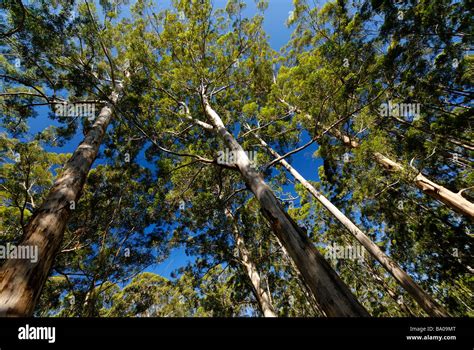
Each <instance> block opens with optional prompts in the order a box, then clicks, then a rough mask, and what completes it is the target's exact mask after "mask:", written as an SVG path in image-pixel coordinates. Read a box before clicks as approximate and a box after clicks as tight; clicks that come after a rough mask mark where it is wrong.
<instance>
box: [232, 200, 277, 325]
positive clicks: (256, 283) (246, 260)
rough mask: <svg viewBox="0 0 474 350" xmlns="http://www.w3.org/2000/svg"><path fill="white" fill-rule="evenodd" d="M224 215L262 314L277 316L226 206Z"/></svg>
mask: <svg viewBox="0 0 474 350" xmlns="http://www.w3.org/2000/svg"><path fill="white" fill-rule="evenodd" d="M225 215H226V216H227V218H228V219H229V222H231V223H232V233H233V235H234V239H235V244H236V246H237V250H238V251H239V255H240V260H241V264H242V266H243V267H244V268H245V272H246V274H247V276H248V278H249V281H250V283H251V285H252V289H253V291H254V294H255V298H256V299H257V302H258V304H259V306H260V310H262V313H263V316H265V317H277V314H276V312H275V309H274V308H273V305H272V302H271V297H270V294H269V293H267V292H266V291H265V289H264V288H263V287H262V283H261V278H260V274H259V273H258V270H257V267H256V266H255V264H254V262H253V261H252V259H251V257H250V253H249V251H248V250H247V247H246V246H245V241H244V238H243V237H242V235H240V233H239V229H238V228H237V225H236V223H235V221H234V217H233V216H232V213H231V212H230V210H229V209H228V208H226V209H225Z"/></svg>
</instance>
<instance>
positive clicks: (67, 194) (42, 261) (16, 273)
mask: <svg viewBox="0 0 474 350" xmlns="http://www.w3.org/2000/svg"><path fill="white" fill-rule="evenodd" d="M122 89H123V85H122V84H119V85H118V86H117V88H116V89H115V90H114V92H112V94H111V96H110V100H111V102H110V103H108V104H107V105H106V106H104V107H103V108H102V109H101V111H100V114H99V116H98V117H97V119H96V121H95V122H94V124H93V126H92V128H91V129H90V130H89V132H88V133H87V135H86V137H85V138H84V140H83V141H82V142H81V144H80V145H79V146H78V148H77V149H76V150H75V151H74V153H73V155H72V157H71V158H70V159H69V160H68V162H67V163H66V165H65V167H64V170H63V172H62V174H61V175H60V176H59V178H58V179H57V180H56V181H55V183H54V185H53V187H52V188H51V190H50V191H49V194H48V196H47V197H46V199H45V200H44V202H43V203H42V205H41V207H40V208H39V209H38V210H37V211H36V212H35V214H34V215H33V217H32V218H31V220H30V222H29V224H28V225H27V228H26V234H25V235H24V237H23V239H22V241H21V243H20V245H21V246H30V247H38V259H37V262H36V263H32V262H30V260H26V259H23V260H12V259H10V260H7V261H6V262H5V263H4V265H3V266H1V268H0V316H13V317H14V316H18V317H24V316H31V315H32V314H33V311H34V308H35V305H36V303H37V301H38V298H39V296H40V293H41V290H42V289H43V286H44V283H45V282H46V280H47V278H48V274H49V271H50V269H51V266H52V264H53V261H54V259H55V257H56V255H57V254H58V250H59V248H60V246H61V242H62V239H63V236H64V231H65V228H66V225H67V222H68V220H69V217H70V214H71V210H72V209H71V207H72V206H75V205H76V204H77V201H78V200H79V198H80V196H81V192H82V189H83V187H84V184H85V182H86V179H87V175H88V173H89V171H90V168H91V166H92V163H93V162H94V160H95V159H96V157H97V154H98V152H99V147H100V145H101V143H102V140H103V138H104V135H105V131H106V129H107V126H108V125H109V123H110V121H111V119H112V109H113V105H114V104H115V103H116V102H117V101H118V98H119V95H120V93H121V91H122Z"/></svg>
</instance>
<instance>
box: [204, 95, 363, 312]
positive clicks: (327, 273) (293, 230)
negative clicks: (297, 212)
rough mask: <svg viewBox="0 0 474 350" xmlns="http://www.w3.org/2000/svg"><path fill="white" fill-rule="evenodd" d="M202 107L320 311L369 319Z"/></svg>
mask: <svg viewBox="0 0 474 350" xmlns="http://www.w3.org/2000/svg"><path fill="white" fill-rule="evenodd" d="M202 102H203V107H204V109H205V113H206V115H207V117H208V118H209V120H210V121H211V124H212V125H213V126H214V128H215V130H216V133H217V134H218V136H220V137H221V138H222V139H223V140H224V143H225V145H226V146H227V147H229V148H230V150H231V151H233V152H234V154H235V155H236V158H237V160H236V162H235V163H236V166H237V167H238V170H239V172H240V173H241V175H242V178H243V179H244V181H245V182H246V184H247V186H248V187H249V188H250V190H251V191H252V192H253V193H254V195H255V197H256V198H257V200H258V201H259V203H260V206H261V210H262V212H263V214H264V216H265V217H266V218H267V219H268V221H269V222H270V225H271V227H272V229H273V232H274V233H275V234H276V236H277V237H278V238H279V239H280V241H281V242H282V244H283V246H284V247H285V248H286V250H287V251H288V253H289V255H290V256H291V258H292V259H293V260H294V261H295V264H296V266H297V267H298V269H299V271H300V272H301V274H302V276H303V277H304V279H305V281H306V282H307V283H308V286H309V287H310V288H311V291H312V293H313V294H314V296H315V298H316V299H317V300H318V303H319V305H320V307H321V309H323V310H324V312H325V313H326V314H327V315H328V316H354V317H356V316H369V314H368V312H367V311H366V310H365V309H364V307H363V306H362V305H361V304H360V303H359V302H358V300H357V299H356V298H355V296H354V295H353V294H352V292H351V291H350V289H349V288H348V286H347V285H345V284H344V282H342V280H341V279H340V278H339V276H338V275H337V274H336V272H335V271H334V270H333V269H332V268H331V266H330V265H329V263H328V262H327V261H326V260H324V258H323V257H322V255H321V254H320V253H319V251H318V250H317V249H316V248H315V247H314V245H313V243H312V242H311V241H310V240H309V238H308V237H307V235H306V233H305V232H304V231H303V230H302V229H301V228H300V227H298V225H297V224H296V223H295V222H294V221H293V219H292V218H291V217H290V216H289V215H288V214H287V213H286V212H285V211H284V209H283V208H282V206H281V205H280V203H279V202H278V200H277V199H276V197H275V195H274V194H273V192H272V190H271V189H270V187H269V186H268V185H267V184H266V183H265V181H264V180H263V177H262V176H261V175H260V174H259V173H258V172H257V171H256V170H255V169H254V168H253V167H252V165H251V163H250V160H249V158H248V157H247V154H246V153H245V152H244V150H243V149H242V146H240V144H239V143H238V142H237V141H236V140H235V138H234V137H233V136H232V135H231V134H230V133H229V132H228V131H227V130H226V128H225V126H224V124H223V123H222V120H221V118H220V117H219V115H218V114H217V113H216V112H215V111H214V110H213V109H212V107H211V105H210V104H209V101H208V98H207V96H206V95H205V94H202Z"/></svg>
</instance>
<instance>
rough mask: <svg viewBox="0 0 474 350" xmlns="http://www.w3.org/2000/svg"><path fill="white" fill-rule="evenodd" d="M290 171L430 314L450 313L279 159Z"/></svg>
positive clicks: (261, 142)
mask: <svg viewBox="0 0 474 350" xmlns="http://www.w3.org/2000/svg"><path fill="white" fill-rule="evenodd" d="M254 135H255V134H254ZM255 137H256V138H257V139H258V140H259V141H260V144H261V145H262V146H264V147H265V148H266V149H267V150H268V151H269V152H270V153H271V154H272V155H273V156H274V157H275V158H280V155H279V154H278V153H277V152H276V151H275V150H273V149H272V148H271V147H270V146H268V144H267V143H266V142H265V141H264V140H262V139H261V138H260V137H259V136H257V135H255ZM279 163H280V164H282V165H283V166H284V167H285V168H286V169H287V170H288V171H289V172H290V173H291V175H293V176H294V178H295V179H296V180H298V181H299V182H300V183H301V184H302V185H303V186H304V188H306V190H307V191H308V192H310V193H311V194H312V195H313V197H314V198H316V199H317V200H318V201H319V202H320V203H321V204H322V205H323V206H324V207H325V208H326V209H327V210H328V211H329V212H330V213H331V214H332V215H333V216H334V217H335V218H336V219H337V220H338V221H339V222H340V223H341V224H342V225H343V226H344V227H345V228H346V229H347V231H349V233H350V234H351V235H352V236H354V238H355V239H356V240H357V241H358V242H359V243H360V244H362V245H363V246H364V247H365V249H366V250H367V251H368V252H369V253H370V254H371V255H372V256H373V257H374V258H375V259H376V260H377V261H378V262H379V263H380V264H381V265H382V266H383V267H384V268H385V269H386V270H387V271H388V272H389V273H390V274H391V275H392V276H393V277H394V278H395V279H396V280H397V282H398V283H399V284H400V285H401V286H402V287H403V288H404V289H405V290H406V291H407V292H408V293H409V294H410V295H411V296H412V297H413V298H414V299H415V300H416V301H417V302H418V304H419V305H420V306H421V307H422V308H423V310H425V311H426V312H427V313H428V314H429V315H430V316H438V317H442V316H448V313H447V312H446V311H445V310H444V309H443V308H442V307H441V306H440V305H438V304H437V303H436V301H435V300H434V299H433V298H431V296H430V295H428V294H427V293H425V291H423V290H422V289H421V288H420V287H419V286H418V285H417V284H416V283H415V281H413V279H412V278H411V277H410V276H409V275H408V274H407V273H406V272H405V271H403V270H402V269H401V268H400V267H399V266H398V264H397V263H396V262H395V261H393V260H392V259H391V258H390V257H388V256H387V255H386V254H385V253H384V252H383V251H382V250H381V249H380V248H379V247H378V246H377V245H376V244H375V243H374V242H372V241H371V239H370V238H369V237H368V236H367V235H366V234H365V233H364V232H362V230H360V229H359V228H358V227H357V226H356V225H355V224H354V223H353V222H352V221H351V220H350V219H349V218H348V217H347V216H345V215H344V213H342V212H341V211H340V210H339V209H338V208H337V207H336V206H334V204H332V203H331V202H330V201H329V200H328V199H327V198H326V197H325V196H323V195H322V194H321V193H320V192H319V191H318V190H316V188H314V186H313V185H311V184H310V183H309V182H308V181H306V179H305V178H304V177H303V176H301V174H300V173H299V172H298V171H296V169H294V168H293V167H292V166H291V165H290V164H289V163H288V162H287V161H286V160H285V159H281V160H280V161H279Z"/></svg>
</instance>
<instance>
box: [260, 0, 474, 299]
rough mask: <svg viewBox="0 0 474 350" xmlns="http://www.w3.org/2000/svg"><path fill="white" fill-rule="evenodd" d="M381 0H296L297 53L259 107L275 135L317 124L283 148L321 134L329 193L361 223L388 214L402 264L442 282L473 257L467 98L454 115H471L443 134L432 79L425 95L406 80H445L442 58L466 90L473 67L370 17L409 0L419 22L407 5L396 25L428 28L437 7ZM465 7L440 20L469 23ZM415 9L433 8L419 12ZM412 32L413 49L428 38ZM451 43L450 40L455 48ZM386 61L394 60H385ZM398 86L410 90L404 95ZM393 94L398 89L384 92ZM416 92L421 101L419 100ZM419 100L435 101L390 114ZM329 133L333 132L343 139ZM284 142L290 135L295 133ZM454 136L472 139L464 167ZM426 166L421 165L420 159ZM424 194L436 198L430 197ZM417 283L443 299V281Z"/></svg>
mask: <svg viewBox="0 0 474 350" xmlns="http://www.w3.org/2000/svg"><path fill="white" fill-rule="evenodd" d="M351 6H352V7H351ZM374 6H375V7H376V8H375V9H374V10H370V11H369V10H368V9H369V8H370V5H368V4H366V5H364V6H363V7H357V4H355V3H350V2H331V3H328V4H326V5H325V6H324V7H323V8H321V9H318V8H310V7H309V6H308V5H307V3H306V2H305V1H298V2H296V3H295V12H294V14H293V16H292V21H293V22H294V23H296V24H297V26H296V28H295V33H294V36H293V40H292V44H291V46H289V48H288V50H289V51H288V56H287V57H285V58H284V59H282V62H283V63H284V65H283V66H282V67H280V68H279V70H278V72H277V74H276V76H275V84H274V86H273V90H272V94H273V103H270V104H269V106H267V107H265V109H264V108H262V109H261V112H260V122H261V124H262V125H265V126H267V125H268V124H271V125H270V126H268V128H267V129H268V130H269V131H270V132H271V133H269V135H271V136H270V138H271V137H273V135H274V133H284V132H285V130H294V129H296V130H301V131H305V130H307V131H308V132H309V133H310V135H312V138H311V140H310V142H309V143H308V144H305V145H303V146H302V147H298V148H296V147H293V148H295V149H294V150H292V151H290V152H288V153H287V152H286V151H285V155H284V156H283V157H286V156H289V155H291V154H294V153H295V152H297V151H301V150H302V149H304V148H306V147H307V146H309V144H311V143H315V142H318V144H319V146H320V147H319V150H318V152H317V154H318V155H319V156H322V157H323V159H324V167H323V168H322V169H320V172H319V175H320V178H321V180H322V183H323V184H324V186H325V187H326V188H327V190H328V192H333V193H334V194H333V198H332V199H331V202H333V203H334V204H336V205H337V206H338V207H339V208H341V209H342V210H344V209H345V210H347V211H350V212H353V214H352V215H354V216H357V217H359V216H360V215H359V214H356V213H358V212H360V213H361V214H362V217H361V223H360V226H361V228H362V227H366V229H369V228H373V227H380V225H381V224H384V225H385V227H381V230H380V231H381V232H382V233H381V234H382V237H383V236H384V235H387V237H384V240H385V241H386V242H387V243H386V244H387V248H388V247H389V249H390V251H391V254H392V255H393V258H394V259H395V260H396V261H399V262H400V264H401V265H402V266H403V267H404V269H406V270H412V275H415V276H416V275H419V274H420V273H428V274H429V275H430V276H432V278H434V279H435V280H436V281H441V280H442V278H440V275H443V276H449V277H448V279H449V280H451V281H453V280H455V279H456V278H457V277H455V276H459V277H461V276H462V275H463V274H466V272H469V270H470V269H471V268H470V266H469V265H468V263H467V260H466V258H467V256H469V255H470V251H471V250H472V242H470V238H469V236H468V235H466V234H465V232H466V231H465V228H466V227H467V226H468V225H469V223H468V222H466V221H463V220H462V217H460V216H459V215H458V214H457V212H459V213H461V214H463V215H464V216H465V217H467V218H470V217H471V214H470V210H471V209H470V208H472V203H471V202H470V201H469V200H468V199H467V198H465V197H464V196H469V195H468V192H469V189H468V188H469V186H470V182H472V181H471V180H470V175H469V173H470V172H469V169H468V167H466V166H465V167H464V168H462V167H459V165H460V164H461V165H462V163H464V164H468V163H469V159H468V154H469V147H470V146H469V143H470V142H469V138H470V136H469V128H468V121H467V119H466V118H465V115H466V114H465V111H464V110H463V109H462V108H461V109H460V108H459V106H452V107H453V108H451V112H450V113H454V114H453V115H452V116H451V117H452V118H453V119H452V122H453V123H461V124H463V123H464V125H465V126H464V128H460V129H459V130H458V131H454V130H452V129H451V131H449V132H447V133H443V132H442V131H441V130H440V129H439V127H438V126H437V125H442V124H443V122H442V120H443V119H444V118H445V117H446V115H443V113H442V112H441V111H439V113H437V112H436V113H435V112H433V109H431V107H432V105H433V103H434V102H433V99H436V97H433V96H431V95H430V93H429V89H428V87H427V85H423V84H420V85H419V86H418V88H417V89H418V91H417V95H414V94H413V93H412V92H411V90H412V89H410V86H409V84H408V85H407V80H409V78H408V76H412V75H417V76H418V77H419V78H420V80H422V78H423V75H425V74H428V75H427V76H430V77H431V76H433V78H430V79H434V80H437V82H438V83H439V79H440V76H441V74H439V73H440V72H441V71H442V70H443V69H444V70H445V71H446V72H445V73H443V74H445V75H446V76H448V75H451V76H452V81H456V82H459V84H461V86H459V87H457V88H456V89H457V90H459V91H462V90H463V89H464V90H465V89H466V82H465V80H463V78H461V77H462V76H465V74H464V73H462V72H461V71H462V68H461V67H459V68H458V69H459V70H460V71H459V72H458V73H460V75H459V78H456V75H453V72H452V67H449V66H447V65H445V66H444V68H441V67H438V68H437V69H428V66H426V61H429V60H430V59H433V56H432V55H431V54H430V55H421V54H420V52H421V51H417V52H418V54H413V55H412V53H413V52H412V51H410V47H408V46H407V47H406V48H405V49H403V50H402V49H401V48H398V49H395V48H396V45H397V44H398V43H399V42H403V44H405V43H406V42H405V41H398V40H399V38H397V39H396V40H395V39H394V41H392V42H390V38H391V36H390V35H389V34H387V31H384V29H383V28H382V29H381V28H379V27H378V25H377V23H374V22H372V21H371V19H372V18H373V14H374V13H380V12H383V11H389V9H391V10H393V8H397V6H404V7H405V8H408V11H409V12H410V13H411V14H412V15H413V16H415V23H419V24H420V26H417V27H416V29H414V26H412V24H413V22H412V21H413V20H414V19H413V18H412V19H410V17H409V16H408V17H404V18H405V19H406V21H400V20H397V19H396V18H395V17H394V16H392V17H390V18H389V19H387V21H389V20H390V21H391V22H390V25H392V26H393V28H392V30H394V31H397V30H399V32H398V34H397V35H399V36H400V35H402V36H403V35H405V34H407V32H406V31H407V30H408V29H409V28H411V29H410V30H412V31H420V30H421V31H423V30H425V29H426V30H427V31H428V28H425V29H421V28H423V26H424V25H425V22H423V18H425V17H427V18H431V19H430V20H432V15H433V14H430V11H431V10H432V8H430V10H427V9H425V10H423V9H424V5H422V4H420V5H416V6H417V7H416V9H410V8H409V7H410V6H409V5H408V4H405V5H393V4H389V3H388V2H383V5H380V7H377V6H378V5H377V6H376V4H374ZM456 8H458V4H453V5H452V6H450V7H449V10H448V12H447V13H448V14H450V15H448V17H447V18H445V19H443V21H446V22H448V23H449V22H450V21H452V22H453V23H454V24H453V25H451V24H446V26H447V27H449V26H454V27H456V26H457V25H459V24H460V23H462V24H461V26H466V25H468V24H467V23H468V21H465V12H464V11H462V10H461V11H456ZM444 10H446V8H444ZM377 11H378V12H377ZM455 13H456V14H455ZM417 14H420V15H421V16H422V17H423V16H425V17H423V18H416V16H417ZM457 14H460V15H459V16H458V15H457ZM392 15H393V11H392ZM435 17H436V16H435ZM463 18H464V19H463ZM425 19H426V18H425ZM456 23H457V24H456ZM410 26H411V27H410ZM425 34H426V33H425ZM407 35H408V34H407ZM409 37H410V40H414V41H412V44H413V47H412V48H413V49H415V50H418V47H419V46H420V45H421V46H423V45H425V46H426V44H425V43H424V42H423V40H420V38H421V37H417V36H416V35H411V36H410V35H409ZM436 40H437V39H436V38H435V39H434V41H435V42H436ZM463 40H464V41H465V40H469V39H468V38H464V39H463ZM451 45H453V43H451ZM442 46H443V45H441V47H442ZM449 46H450V45H449V44H446V47H447V50H448V51H449ZM454 46H457V45H456V44H454ZM404 52H407V55H404ZM408 56H409V57H410V58H409V59H408V58H407V57H408ZM409 61H410V62H409ZM460 62H461V61H460ZM408 63H410V64H411V65H415V68H413V69H409V67H412V66H408ZM417 63H419V66H416V64H417ZM388 66H390V67H392V68H390V69H388ZM407 67H408V68H407ZM416 67H418V68H416ZM423 67H425V68H423ZM435 77H436V78H435ZM412 82H413V81H412ZM423 86H424V87H423ZM441 90H442V89H441ZM459 91H458V92H459ZM400 95H402V97H403V95H405V98H404V99H403V98H401V97H400ZM387 98H388V99H390V100H389V101H388V103H384V102H386V100H385V99H387ZM413 98H416V99H417V100H416V101H413V100H412V99H413ZM446 98H447V99H448V100H449V99H450V97H448V96H446ZM451 98H452V96H451ZM463 99H464V100H465V101H467V100H468V99H469V98H468V97H466V96H465V97H463ZM270 101H271V100H270ZM411 102H416V103H419V104H420V105H421V107H423V106H426V107H427V108H426V109H425V110H424V111H423V108H422V111H421V112H420V113H418V111H417V110H416V109H415V110H414V112H413V113H411V112H409V113H408V114H406V115H402V114H403V113H401V112H400V113H401V114H399V115H396V116H395V115H393V113H392V112H393V111H394V109H392V107H393V105H395V106H403V105H404V104H410V103H411ZM410 105H411V104H410ZM437 105H439V103H437ZM447 105H449V102H448V103H447V104H446V106H447ZM428 107H430V109H429V110H428ZM435 107H436V106H435ZM387 108H388V109H389V111H390V112H388V113H386V114H387V115H386V114H384V113H382V112H383V111H384V109H385V110H387ZM269 109H273V111H276V114H280V115H283V116H284V115H285V114H286V113H287V111H288V110H289V111H290V112H292V113H295V117H293V118H292V119H291V123H287V124H285V123H284V122H283V119H282V120H279V121H278V122H275V121H272V120H270V121H269V120H268V117H267V119H265V118H264V117H265V116H266V115H267V114H268V113H267V112H266V110H269ZM435 110H436V108H435ZM431 112H433V113H431ZM274 114H275V113H274ZM417 114H419V115H417ZM402 116H403V118H405V119H403V118H402ZM413 118H414V120H413ZM430 118H431V119H430ZM270 119H271V118H270ZM455 120H457V121H455ZM428 121H429V122H428ZM267 122H269V123H267ZM426 123H432V127H429V128H427V127H426ZM466 123H467V124H466ZM408 124H410V125H408ZM461 124H459V125H461ZM466 127H467V128H466ZM259 128H260V127H259ZM406 128H408V129H406ZM450 128H451V127H450ZM323 135H332V136H335V139H336V140H338V141H339V142H335V140H334V139H333V138H331V139H329V138H328V137H323ZM341 141H342V142H341ZM280 142H281V143H282V144H283V145H285V144H286V143H287V140H280ZM421 145H422V147H419V146H421ZM453 146H461V148H462V149H463V151H462V154H459V157H456V158H458V160H459V162H458V164H457V167H456V166H454V165H453V162H452V159H451V157H452V156H453V155H452V147H453ZM345 147H350V148H351V149H352V151H349V150H348V149H346V148H345ZM290 149H291V148H290ZM458 150H459V148H458ZM450 152H451V154H450ZM463 157H464V158H463ZM393 159H396V160H395V161H394V160H393ZM374 160H375V162H376V163H378V164H382V165H383V166H384V167H383V168H382V169H385V168H386V169H388V170H390V171H389V172H382V171H380V169H377V168H375V167H374V166H373V163H374ZM277 161H278V159H277V160H275V162H274V163H276V162H277ZM420 168H422V169H423V172H421V171H420V170H418V169H420ZM356 169H357V170H356ZM447 169H448V170H447ZM428 177H429V179H428ZM435 179H436V180H435ZM438 181H440V182H441V184H440V183H438ZM410 183H414V184H415V185H416V187H417V188H419V189H421V190H422V191H420V192H418V191H417V190H416V189H414V188H413V187H412V186H409V184H410ZM455 183H456V184H458V186H456V187H458V188H464V189H463V190H461V191H459V192H458V193H456V192H454V191H452V190H450V189H449V187H450V188H453V186H452V184H455ZM445 184H449V187H448V185H445ZM421 193H426V194H428V195H429V197H423V196H421ZM433 198H434V199H436V200H433ZM468 198H469V197H468ZM437 200H440V201H441V202H443V203H444V204H446V206H443V205H440V203H439V202H438V201H437ZM449 208H451V209H453V210H452V211H451V210H449ZM346 215H347V214H346ZM358 220H359V219H358ZM407 222H408V223H409V224H408V225H406V224H405V223H407ZM415 223H416V224H415ZM463 231H464V232H463ZM414 232H417V234H414ZM433 233H434V234H435V235H436V237H437V239H436V243H435V244H434V246H432V245H431V246H430V244H428V242H429V241H430V242H432V241H433ZM438 243H439V244H438ZM431 244H433V242H432V243H431ZM433 248H434V249H433ZM414 251H416V253H415V252H414ZM458 251H459V252H461V253H458ZM416 260H418V261H419V263H418V264H417V265H416V266H418V272H416V270H415V269H413V265H411V266H410V263H409V261H416ZM463 265H464V266H463ZM448 271H449V272H448ZM461 278H462V279H464V278H465V277H461ZM418 283H420V284H422V285H424V286H425V288H427V289H428V290H432V291H433V292H432V293H435V294H437V296H438V298H440V299H443V298H444V297H443V296H442V295H443V293H440V292H439V291H436V287H435V285H434V284H432V285H430V284H429V283H427V281H426V279H419V281H418ZM438 283H439V282H438ZM453 288H454V286H453Z"/></svg>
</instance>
